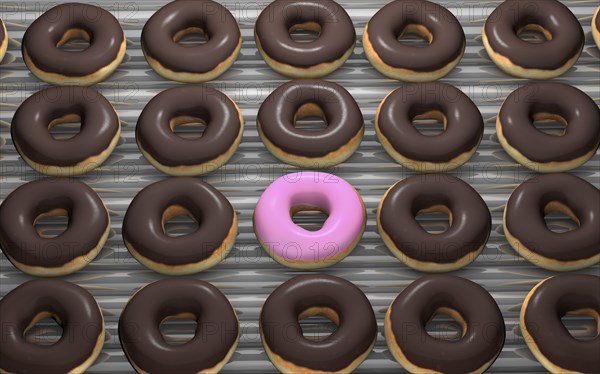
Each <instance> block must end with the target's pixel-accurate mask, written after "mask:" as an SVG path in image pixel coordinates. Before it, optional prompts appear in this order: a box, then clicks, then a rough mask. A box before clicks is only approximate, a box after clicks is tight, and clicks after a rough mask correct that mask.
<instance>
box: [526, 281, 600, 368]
mask: <svg viewBox="0 0 600 374" xmlns="http://www.w3.org/2000/svg"><path fill="white" fill-rule="evenodd" d="M581 309H591V310H594V311H595V312H596V313H600V277H598V276H595V275H587V274H561V275H556V276H553V277H551V278H548V279H546V280H544V281H542V282H541V283H540V284H539V286H538V287H537V288H536V289H535V291H533V294H532V295H531V296H530V297H529V301H528V302H527V305H526V309H525V310H524V313H525V315H524V318H523V320H524V321H525V328H526V329H527V331H528V332H529V334H530V335H531V337H532V339H533V341H534V343H535V344H536V345H537V347H538V349H539V350H540V352H541V353H542V354H543V355H544V356H545V357H546V358H548V360H550V362H552V363H553V364H555V365H557V366H559V367H560V368H562V369H564V370H569V371H574V372H581V373H598V371H599V370H600V355H598V352H600V337H598V336H596V337H595V338H594V339H593V340H591V341H580V340H577V339H575V338H573V336H571V334H570V333H569V331H568V330H567V329H566V327H565V325H564V324H563V323H562V321H561V318H562V317H563V316H564V315H565V314H567V313H568V312H574V311H577V310H581Z"/></svg>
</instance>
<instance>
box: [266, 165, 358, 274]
mask: <svg viewBox="0 0 600 374" xmlns="http://www.w3.org/2000/svg"><path fill="white" fill-rule="evenodd" d="M298 205H309V206H315V207H319V208H321V209H323V210H324V211H325V212H327V213H328V215H329V217H328V218H327V220H326V221H325V223H324V224H323V227H322V228H321V229H320V230H318V231H308V230H305V229H303V228H302V227H300V226H298V225H296V224H295V223H294V222H293V221H292V216H291V214H290V210H291V209H292V207H295V206H298ZM364 226H365V208H364V206H363V204H362V200H361V198H360V196H359V195H358V193H357V192H356V190H355V189H354V187H352V185H350V184H349V183H348V182H346V181H345V180H343V179H342V178H339V177H336V176H335V175H332V174H327V173H319V172H315V171H303V172H299V173H292V174H287V175H284V176H283V177H280V178H278V179H277V180H275V182H273V183H272V184H271V185H270V186H269V187H268V188H267V189H266V190H265V192H263V194H262V196H261V197H260V199H259V200H258V204H257V205H256V209H255V210H254V230H255V231H256V234H257V235H258V238H259V239H260V240H261V241H262V243H263V245H264V246H266V247H267V248H268V250H269V251H270V252H271V253H272V254H273V255H274V256H275V257H276V259H280V260H283V261H293V262H295V261H301V262H303V263H304V264H299V265H300V267H302V266H303V265H304V266H306V263H310V267H312V268H318V267H326V266H329V265H332V264H333V263H335V262H337V261H339V260H340V259H341V258H343V257H344V256H345V254H342V252H346V251H348V252H349V250H350V249H351V247H353V244H354V243H353V242H354V241H355V240H356V239H357V237H358V236H359V235H361V233H362V230H363V228H364ZM346 254H347V253H346ZM336 256H339V257H338V258H337V259H333V258H334V257H336ZM286 265H288V266H292V267H293V264H289V263H286Z"/></svg>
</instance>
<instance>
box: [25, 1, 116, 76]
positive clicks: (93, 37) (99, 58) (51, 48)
mask: <svg viewBox="0 0 600 374" xmlns="http://www.w3.org/2000/svg"><path fill="white" fill-rule="evenodd" d="M71 29H81V30H84V31H85V32H87V33H88V35H89V37H90V45H89V47H88V48H86V49H85V50H83V51H79V52H73V51H64V50H62V49H60V48H57V47H56V45H57V44H58V42H59V41H60V40H61V39H62V37H63V36H64V35H65V33H66V32H67V31H69V30H71ZM124 41H125V35H124V34H123V29H122V28H121V25H120V24H119V21H117V19H116V18H115V17H114V16H113V15H112V14H110V13H109V12H107V11H106V10H104V9H102V8H99V7H97V6H94V5H87V4H81V3H67V4H62V5H58V6H55V7H53V8H51V9H49V10H48V11H46V12H45V13H44V14H42V15H41V16H40V17H39V18H38V19H36V20H35V21H34V22H33V23H32V24H31V25H30V26H29V28H28V29H27V31H26V32H25V35H23V45H22V49H23V54H25V52H27V55H28V56H29V58H31V60H32V61H33V63H34V64H35V66H36V67H37V68H39V69H41V70H43V71H45V72H48V73H56V74H61V75H65V76H69V77H78V76H86V75H89V74H92V73H95V72H96V71H98V70H100V69H101V68H103V67H104V66H107V65H110V64H111V63H112V62H114V60H115V59H116V58H117V56H118V55H119V51H120V49H121V45H122V44H123V43H124Z"/></svg>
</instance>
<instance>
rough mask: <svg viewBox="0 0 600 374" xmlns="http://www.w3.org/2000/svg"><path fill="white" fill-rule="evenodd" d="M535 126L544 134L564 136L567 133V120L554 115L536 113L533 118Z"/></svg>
mask: <svg viewBox="0 0 600 374" xmlns="http://www.w3.org/2000/svg"><path fill="white" fill-rule="evenodd" d="M532 117H533V118H532V120H533V126H534V127H535V128H536V129H537V130H538V131H541V132H543V133H544V134H548V135H552V136H563V135H565V131H567V120H566V119H565V118H564V117H563V116H560V115H558V114H554V113H535V114H534V115H533V116H532Z"/></svg>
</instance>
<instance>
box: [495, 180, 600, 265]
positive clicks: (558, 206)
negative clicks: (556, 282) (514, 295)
mask: <svg viewBox="0 0 600 374" xmlns="http://www.w3.org/2000/svg"><path fill="white" fill-rule="evenodd" d="M552 212H562V213H563V214H565V215H567V216H568V217H570V218H571V219H572V220H573V221H575V222H576V223H577V225H578V226H579V227H578V228H576V229H574V230H571V231H568V232H562V233H557V232H553V231H551V230H550V229H549V228H548V227H547V226H546V223H545V221H544V216H545V215H546V214H549V213H552ZM599 226H600V191H599V190H598V189H597V188H596V187H594V186H593V185H591V184H590V183H588V182H586V181H584V180H583V179H580V178H578V177H576V176H575V175H572V174H564V173H562V174H546V175H540V176H536V177H533V178H531V179H528V180H526V181H525V182H523V183H522V184H521V185H520V186H519V187H517V188H516V189H515V190H514V191H513V192H512V194H511V195H510V197H509V198H508V202H507V203H506V208H505V210H504V235H505V236H506V239H507V240H508V242H509V243H510V245H511V246H512V247H513V248H514V249H515V251H517V253H519V254H520V255H521V256H522V257H523V258H524V259H526V260H527V261H529V262H531V263H533V264H535V265H537V266H539V267H542V268H544V269H549V270H554V271H568V270H577V269H583V268H585V267H588V266H592V265H594V264H597V263H598V262H600V231H598V227H599Z"/></svg>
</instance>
